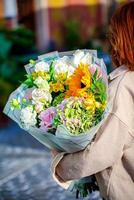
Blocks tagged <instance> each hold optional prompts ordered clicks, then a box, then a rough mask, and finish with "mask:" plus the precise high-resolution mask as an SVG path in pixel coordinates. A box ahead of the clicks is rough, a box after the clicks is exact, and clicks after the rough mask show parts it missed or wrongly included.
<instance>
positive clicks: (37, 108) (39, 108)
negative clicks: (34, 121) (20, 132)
mask: <svg viewBox="0 0 134 200" xmlns="http://www.w3.org/2000/svg"><path fill="white" fill-rule="evenodd" d="M35 110H36V112H37V113H40V112H41V111H43V110H44V104H43V103H41V102H38V103H37V104H36V105H35Z"/></svg>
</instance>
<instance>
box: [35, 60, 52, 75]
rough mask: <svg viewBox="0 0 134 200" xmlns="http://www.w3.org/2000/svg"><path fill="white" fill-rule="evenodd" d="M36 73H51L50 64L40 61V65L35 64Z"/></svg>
mask: <svg viewBox="0 0 134 200" xmlns="http://www.w3.org/2000/svg"><path fill="white" fill-rule="evenodd" d="M35 71H36V72H39V71H41V72H48V71H49V64H48V63H46V62H44V61H40V62H38V63H36V64H35Z"/></svg>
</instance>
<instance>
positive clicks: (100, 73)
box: [89, 64, 102, 79]
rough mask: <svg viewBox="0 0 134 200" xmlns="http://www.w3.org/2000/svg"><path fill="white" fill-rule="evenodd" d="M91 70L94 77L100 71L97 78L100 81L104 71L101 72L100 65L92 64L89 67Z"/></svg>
mask: <svg viewBox="0 0 134 200" xmlns="http://www.w3.org/2000/svg"><path fill="white" fill-rule="evenodd" d="M89 70H90V72H91V74H92V75H93V74H94V73H95V71H96V70H97V71H98V76H97V78H98V79H99V78H101V77H102V71H101V69H100V68H99V66H98V65H96V64H91V65H90V67H89Z"/></svg>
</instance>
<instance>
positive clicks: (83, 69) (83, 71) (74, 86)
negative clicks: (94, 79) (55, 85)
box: [66, 63, 91, 97]
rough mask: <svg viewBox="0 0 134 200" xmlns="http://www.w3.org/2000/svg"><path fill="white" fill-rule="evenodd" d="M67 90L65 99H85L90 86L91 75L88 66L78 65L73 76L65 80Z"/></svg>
mask: <svg viewBox="0 0 134 200" xmlns="http://www.w3.org/2000/svg"><path fill="white" fill-rule="evenodd" d="M66 83H67V85H68V88H69V89H68V90H67V92H66V97H70V96H76V97H86V96H87V90H88V89H89V88H90V86H91V73H90V71H89V65H88V64H83V63H81V64H79V65H78V67H77V68H76V70H75V71H74V74H73V75H72V76H70V78H69V79H68V80H67V82H66Z"/></svg>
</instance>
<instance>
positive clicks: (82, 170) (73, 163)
mask: <svg viewBox="0 0 134 200" xmlns="http://www.w3.org/2000/svg"><path fill="white" fill-rule="evenodd" d="M127 136H128V127H127V126H126V125H125V124H124V123H123V122H122V121H121V120H120V119H119V118H118V117H117V116H116V115H114V114H109V116H108V118H107V119H106V121H105V123H104V124H103V125H102V127H101V128H100V129H99V131H98V133H97V136H96V139H95V141H94V142H92V143H91V145H88V146H87V148H86V149H85V150H82V151H79V152H76V153H72V154H67V155H64V157H63V158H62V159H61V161H60V162H59V164H58V165H57V167H56V171H55V175H56V177H57V178H58V177H59V180H60V181H61V182H65V181H68V180H73V179H79V178H82V177H86V176H90V175H92V174H96V173H98V172H100V171H102V170H104V169H106V168H108V167H110V166H112V165H113V164H114V163H115V162H116V161H117V160H118V159H119V158H121V157H122V154H123V147H124V144H125V140H126V138H127Z"/></svg>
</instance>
